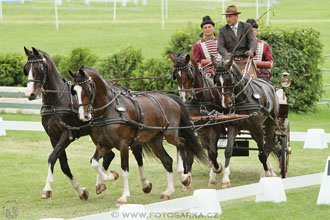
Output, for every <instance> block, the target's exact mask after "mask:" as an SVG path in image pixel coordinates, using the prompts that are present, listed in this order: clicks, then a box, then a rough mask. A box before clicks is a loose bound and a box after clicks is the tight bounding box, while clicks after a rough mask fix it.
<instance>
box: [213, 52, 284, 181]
mask: <svg viewBox="0 0 330 220" xmlns="http://www.w3.org/2000/svg"><path fill="white" fill-rule="evenodd" d="M211 60H212V63H213V65H214V66H215V67H216V72H215V77H214V82H215V84H216V85H219V86H221V89H222V93H221V95H222V99H221V100H222V103H221V104H222V107H223V108H224V109H226V111H227V112H228V113H236V114H246V115H248V114H251V113H253V115H254V117H249V118H248V119H243V120H239V121H235V122H230V123H228V124H227V126H228V127H227V137H228V142H227V146H226V149H225V169H224V175H223V179H222V188H227V187H229V186H230V179H229V174H230V170H229V162H230V158H231V156H232V152H233V145H234V141H235V137H236V135H237V134H238V132H239V131H240V130H248V131H250V133H251V136H252V138H253V139H254V140H255V141H256V143H257V145H258V151H259V154H258V157H259V160H260V162H261V163H262V166H263V168H262V169H261V172H260V177H264V176H276V174H275V173H274V171H273V167H272V165H271V164H270V162H269V161H268V156H269V153H270V152H271V151H272V150H273V149H274V148H275V138H276V119H277V114H278V111H279V104H278V100H277V96H276V94H275V91H274V88H273V86H272V85H271V84H269V83H268V82H266V81H264V80H262V79H258V78H250V77H248V76H247V73H246V72H244V73H243V74H242V73H241V72H240V69H239V67H238V66H237V65H236V63H235V62H233V60H234V56H232V57H231V59H229V60H228V59H226V60H222V61H221V62H220V63H219V64H217V63H216V60H215V58H214V57H212V58H211ZM263 126H265V128H263ZM264 129H265V130H264ZM264 139H265V143H264Z"/></svg>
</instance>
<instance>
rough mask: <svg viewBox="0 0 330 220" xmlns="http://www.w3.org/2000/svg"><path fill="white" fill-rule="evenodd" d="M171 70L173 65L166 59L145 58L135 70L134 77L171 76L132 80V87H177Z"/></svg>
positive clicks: (152, 88) (159, 88)
mask: <svg viewBox="0 0 330 220" xmlns="http://www.w3.org/2000/svg"><path fill="white" fill-rule="evenodd" d="M171 71H172V65H171V64H170V63H169V61H168V60H166V59H155V58H149V59H145V60H143V62H142V63H141V64H140V65H138V66H137V68H136V69H135V70H134V71H133V73H132V77H135V78H136V77H149V76H169V78H158V79H144V80H133V81H131V82H130V88H131V89H132V90H135V91H150V90H168V89H173V88H175V87H176V86H175V85H176V82H175V81H174V80H173V79H172V76H171V75H170V73H171Z"/></svg>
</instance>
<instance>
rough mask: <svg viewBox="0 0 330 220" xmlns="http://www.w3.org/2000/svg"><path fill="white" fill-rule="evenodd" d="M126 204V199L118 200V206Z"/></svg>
mask: <svg viewBox="0 0 330 220" xmlns="http://www.w3.org/2000/svg"><path fill="white" fill-rule="evenodd" d="M125 204H127V202H126V201H117V203H116V207H117V208H119V207H120V206H121V205H125Z"/></svg>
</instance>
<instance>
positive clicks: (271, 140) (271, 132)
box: [264, 118, 276, 177]
mask: <svg viewBox="0 0 330 220" xmlns="http://www.w3.org/2000/svg"><path fill="white" fill-rule="evenodd" d="M265 139H266V141H265V146H264V149H265V153H266V155H267V158H268V156H269V154H270V152H271V151H273V150H274V149H275V142H276V126H275V123H274V121H273V120H272V119H271V118H268V119H267V120H266V121H265ZM266 163H267V167H268V170H269V173H270V176H272V177H275V176H276V174H275V172H274V168H273V166H272V164H271V163H270V161H269V159H267V162H266Z"/></svg>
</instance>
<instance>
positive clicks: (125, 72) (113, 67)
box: [96, 46, 142, 87]
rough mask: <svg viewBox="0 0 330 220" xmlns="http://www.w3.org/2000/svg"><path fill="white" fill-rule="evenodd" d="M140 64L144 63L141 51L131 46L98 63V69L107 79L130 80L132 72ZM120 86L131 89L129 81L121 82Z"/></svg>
mask: <svg viewBox="0 0 330 220" xmlns="http://www.w3.org/2000/svg"><path fill="white" fill-rule="evenodd" d="M140 63H142V53H141V50H140V49H135V48H133V47H132V46H129V47H126V48H124V49H122V50H120V51H119V52H117V53H115V54H113V55H111V56H108V57H105V58H103V59H101V60H100V61H99V62H98V63H97V65H96V69H97V70H98V71H99V72H100V73H101V74H102V75H103V77H104V78H105V79H119V78H130V77H132V72H133V71H134V70H135V69H136V68H137V66H138V65H139V64H140ZM118 84H120V85H122V86H125V87H130V82H129V81H119V82H118Z"/></svg>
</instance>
